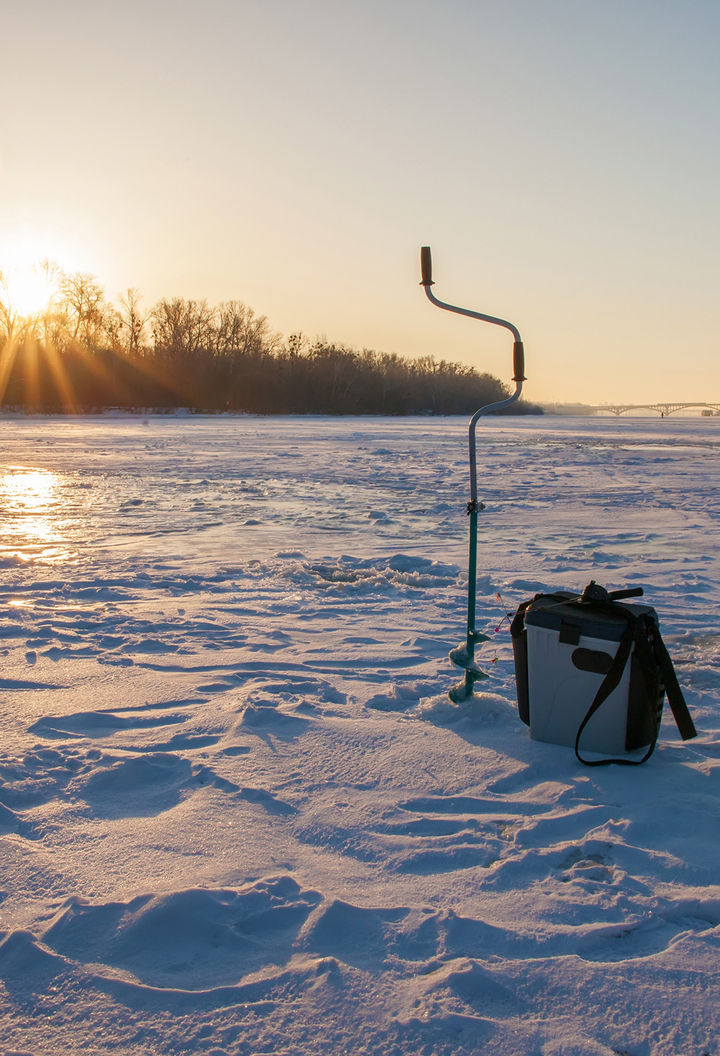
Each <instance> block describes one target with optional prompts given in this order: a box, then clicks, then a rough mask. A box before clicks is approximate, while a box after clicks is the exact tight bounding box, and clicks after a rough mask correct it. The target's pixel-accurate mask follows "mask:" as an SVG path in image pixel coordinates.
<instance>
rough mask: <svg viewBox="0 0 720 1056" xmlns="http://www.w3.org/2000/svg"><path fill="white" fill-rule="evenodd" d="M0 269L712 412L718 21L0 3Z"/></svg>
mask: <svg viewBox="0 0 720 1056" xmlns="http://www.w3.org/2000/svg"><path fill="white" fill-rule="evenodd" d="M2 23H3V36H4V39H5V45H6V46H5V49H4V50H5V56H4V62H3V83H4V90H3V95H4V105H3V107H2V117H1V119H0V263H7V262H8V260H9V259H11V258H13V257H14V256H18V255H22V254H26V255H30V256H31V255H47V254H49V255H50V256H52V257H54V258H55V259H56V260H57V262H58V263H59V264H61V265H62V266H64V267H67V268H69V269H79V270H84V271H90V272H92V273H93V274H95V275H96V276H97V277H98V279H99V280H100V281H101V282H102V284H103V285H104V287H105V289H106V292H107V294H108V296H110V297H111V298H116V297H117V296H118V294H119V293H120V292H121V291H122V290H123V289H125V288H126V287H128V286H138V287H139V288H140V290H141V291H142V292H143V294H144V296H145V299H146V301H147V302H148V304H151V303H152V302H153V301H155V300H157V299H158V298H159V297H161V296H165V295H167V296H176V295H179V296H186V297H200V298H202V297H204V298H207V299H208V300H210V301H212V302H215V301H219V300H222V299H226V298H230V297H236V298H238V299H240V300H243V301H246V302H247V303H248V304H250V305H252V306H253V307H254V308H255V309H256V311H257V312H259V313H261V314H266V315H267V316H268V318H269V321H270V323H271V325H272V326H273V327H274V328H275V329H277V330H279V331H281V332H283V333H285V334H287V333H290V332H291V331H298V330H301V331H303V332H304V333H305V334H307V335H308V336H310V337H314V336H316V335H318V334H325V335H327V336H328V337H329V338H331V339H334V340H337V341H341V342H345V343H348V344H351V345H354V346H356V347H373V348H377V349H382V350H384V351H388V352H398V353H401V354H407V355H421V354H427V353H433V354H435V355H436V356H438V357H445V358H451V359H459V360H463V361H466V362H471V363H474V364H475V365H477V366H478V367H479V368H481V369H487V370H490V371H491V372H492V373H496V374H499V375H500V376H501V377H503V378H505V379H509V377H510V373H511V369H510V358H511V357H510V343H509V341H508V337H507V334H506V333H505V332H503V331H499V330H495V329H493V328H490V327H484V326H481V325H480V324H478V323H473V322H470V321H468V320H463V319H459V318H456V317H453V316H450V315H448V314H447V313H441V312H439V311H438V310H437V309H433V308H431V306H430V305H429V304H427V302H426V301H425V299H424V296H423V294H422V291H421V289H420V287H419V286H418V285H417V283H418V280H419V274H418V263H417V257H418V250H419V246H420V245H421V244H423V243H430V244H431V245H432V247H433V252H434V257H435V278H436V280H437V285H436V287H435V292H436V293H437V295H438V296H439V297H443V298H446V299H448V300H451V301H452V300H454V301H456V302H458V301H459V302H460V303H463V304H466V305H468V306H469V307H476V308H478V309H480V310H483V311H488V312H491V313H493V314H498V315H503V316H505V317H507V318H509V319H511V320H512V321H513V322H515V323H516V324H517V325H518V327H519V328H520V330H521V333H522V335H523V338H524V340H525V345H526V350H527V363H528V371H527V372H528V378H529V380H528V385H527V395H528V397H529V398H531V399H532V398H535V399H541V400H553V399H557V400H564V399H579V400H585V401H587V402H602V401H606V400H615V399H620V398H623V397H629V398H633V399H638V400H640V399H642V400H655V399H670V398H680V399H720V357H719V355H718V353H719V352H720V347H719V344H720V342H719V341H718V337H717V325H716V320H717V314H718V295H717V287H718V278H719V276H720V267H719V264H718V256H719V254H718V235H719V233H720V230H719V229H720V224H719V222H718V217H719V213H720V209H719V207H718V192H717V184H718V169H719V168H720V164H719V163H720V143H719V134H718V128H719V122H718V103H719V102H720V73H719V72H718V71H719V69H720V63H719V62H718V54H717V52H718V44H719V43H720V3H719V2H710V0H683V2H680V0H677V2H672V3H670V2H664V0H655V2H651V0H604V2H603V3H598V2H597V0H536V2H531V0H505V2H504V3H503V4H502V5H500V4H498V3H497V2H492V3H491V2H486V0H475V2H472V0H445V2H444V3H442V4H441V3H437V4H430V3H427V2H425V0H414V2H412V3H410V2H406V0H385V2H382V3H381V2H377V0H363V2H356V0H349V2H345V3H343V2H336V3H331V2H328V0H306V2H290V0H264V2H262V3H260V2H250V0H238V2H235V3H230V2H222V0H205V2H204V3H202V4H200V3H195V4H189V3H185V2H179V3H178V2H173V3H171V2H157V0H155V2H154V0H144V2H142V3H140V2H136V0H131V2H128V3H125V4H122V5H120V4H118V3H115V2H113V3H109V2H105V3H102V2H99V0H93V2H92V3H91V2H85V0H66V2H65V3H63V4H62V5H61V4H57V3H55V2H47V0H46V2H33V0H25V2H24V3H23V4H22V5H20V4H19V3H9V2H8V0H5V2H4V3H3V15H2Z"/></svg>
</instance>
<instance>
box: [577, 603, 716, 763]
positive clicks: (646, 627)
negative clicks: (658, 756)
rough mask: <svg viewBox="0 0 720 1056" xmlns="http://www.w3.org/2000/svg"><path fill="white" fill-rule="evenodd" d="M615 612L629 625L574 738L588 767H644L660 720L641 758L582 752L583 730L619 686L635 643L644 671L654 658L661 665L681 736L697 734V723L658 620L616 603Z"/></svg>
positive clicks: (657, 732)
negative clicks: (599, 756) (595, 756)
mask: <svg viewBox="0 0 720 1056" xmlns="http://www.w3.org/2000/svg"><path fill="white" fill-rule="evenodd" d="M613 611H614V612H615V613H618V612H622V615H623V616H624V617H625V618H626V619H627V627H626V628H625V630H624V632H623V635H622V638H621V639H620V644H619V646H618V649H617V652H616V654H615V658H614V660H613V662H612V664H611V666H610V670H609V671H608V673H607V674H606V676H605V678H604V679H603V681H602V684H601V685H600V688H599V689H598V691H597V693H596V694H595V699H594V700H593V702H592V704H591V705H590V707H589V708H588V711H587V714H586V715H585V718H584V719H583V721H582V722H581V723H580V728H579V729H578V732H577V737H576V738H575V755H576V756H577V758H578V759H579V760H580V762H581V763H583V764H584V765H585V766H609V765H610V764H611V763H616V764H617V765H618V766H641V765H642V764H643V763H645V762H647V760H648V759H649V758H650V756H651V755H652V753H653V752H654V751H655V745H656V744H657V738H658V734H659V732H660V723H659V722H658V723H657V724H656V725H655V728H654V733H653V738H652V741H651V742H650V744H649V745H648V748H647V751H646V752H645V755H644V756H643V757H642V759H627V758H619V759H584V758H583V757H582V756H581V755H580V748H579V746H580V737H581V735H582V732H583V730H584V729H585V727H586V726H587V724H588V722H589V721H590V719H591V718H592V716H593V715H594V714H595V712H596V711H597V710H598V708H599V707H600V705H601V704H602V703H603V701H605V700H607V698H608V697H609V696H610V694H611V693H612V692H613V690H614V689H616V688H617V686H618V684H619V682H620V679H621V678H622V674H623V671H624V670H625V665H626V664H627V662H628V659H629V657H630V651H631V649H632V645H633V642H634V643H635V646H636V649H637V655H638V660H639V662H640V665H641V668H642V670H643V673H644V674H646V675H649V671H648V668H649V666H650V665H651V664H652V663H653V661H654V663H656V664H657V666H658V667H659V668H660V674H661V676H662V681H663V685H664V687H665V692H666V693H667V698H668V702H669V704H670V708H671V710H672V713H673V718H674V719H675V722H676V724H677V728H678V730H679V731H680V736H681V737H682V739H683V740H684V741H687V740H690V738H692V737H696V736H697V731H696V729H695V724H694V723H693V721H692V717H691V715H690V712H689V710H688V706H687V704H686V703H685V698H684V697H683V695H682V690H681V689H680V685H679V683H678V680H677V676H676V674H675V668H674V667H673V663H672V660H671V659H670V655H669V653H668V651H667V649H666V648H665V643H664V642H663V640H662V637H661V635H660V628H659V627H658V625H657V623H656V622H655V620H653V619H651V618H650V617H646V616H640V617H636V616H634V615H632V614H631V613H630V612H629V611H628V610H627V609H623V608H622V606H613Z"/></svg>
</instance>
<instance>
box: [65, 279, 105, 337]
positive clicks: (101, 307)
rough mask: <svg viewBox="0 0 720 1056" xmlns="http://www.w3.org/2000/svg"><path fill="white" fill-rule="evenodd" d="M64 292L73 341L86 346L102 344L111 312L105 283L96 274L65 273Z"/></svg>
mask: <svg viewBox="0 0 720 1056" xmlns="http://www.w3.org/2000/svg"><path fill="white" fill-rule="evenodd" d="M60 294H61V298H62V301H63V302H64V306H65V308H66V311H67V318H68V326H69V332H70V340H71V341H72V342H73V343H76V344H81V345H84V346H85V347H86V348H95V347H98V346H99V345H102V344H103V343H104V341H103V339H104V337H105V329H106V323H107V321H108V314H109V313H108V304H107V302H106V300H105V293H104V291H103V289H102V286H100V285H99V283H97V282H96V281H95V279H94V278H93V277H92V275H84V274H82V273H81V272H76V273H75V274H73V275H64V274H63V275H62V277H61V280H60Z"/></svg>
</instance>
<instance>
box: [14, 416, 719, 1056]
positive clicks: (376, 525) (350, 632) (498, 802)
mask: <svg viewBox="0 0 720 1056" xmlns="http://www.w3.org/2000/svg"><path fill="white" fill-rule="evenodd" d="M478 440H479V443H478V450H479V480H480V497H481V498H482V500H483V502H484V503H485V505H486V509H485V510H484V511H483V513H482V515H481V521H480V541H479V577H478V584H479V599H478V609H479V613H480V618H479V620H478V629H479V630H484V631H485V632H486V633H489V634H490V635H491V641H490V642H487V643H485V644H483V645H482V646H480V647H479V655H478V659H479V662H480V663H481V666H483V667H485V668H486V669H487V670H490V671H491V678H490V680H488V681H485V682H483V683H481V684H480V685H479V687H478V688H479V689H480V690H481V691H482V692H480V693H478V695H477V696H476V697H475V698H474V699H472V700H471V701H469V702H466V703H465V704H463V705H460V706H458V705H453V704H451V703H450V701H449V700H448V699H447V696H446V691H447V689H448V688H449V686H450V685H451V684H452V683H453V682H455V681H456V680H457V677H458V672H457V670H456V669H452V666H451V665H450V664H449V663H448V661H447V654H448V652H449V651H450V649H452V648H453V647H455V646H457V645H458V644H459V643H460V642H461V641H462V639H463V633H464V620H465V589H466V579H465V568H466V546H467V541H466V532H467V517H466V514H465V502H466V500H467V484H466V481H467V465H466V425H465V422H464V421H461V420H458V419H432V418H428V419H411V420H403V419H392V420H390V419H364V420H363V419H349V420H348V419H343V420H333V419H322V418H315V419H292V418H291V419H272V418H267V419H255V418H213V419H201V418H148V419H145V420H143V419H141V418H132V419H128V418H124V419H123V418H120V419H116V420H114V419H100V420H83V419H67V420H54V419H45V420H43V419H20V418H17V419H12V418H11V419H4V420H2V421H0V445H1V448H0V449H1V450H2V459H3V466H2V471H1V473H0V507H1V510H2V516H1V518H0V571H1V577H0V597H1V598H2V606H1V607H0V664H1V666H0V707H1V709H2V753H1V755H0V914H1V916H0V1037H1V1038H2V1039H3V1040H2V1052H3V1053H4V1054H7V1056H9V1054H15V1056H17V1054H23V1056H27V1054H33V1056H46V1054H61V1053H62V1054H67V1053H70V1052H76V1051H81V1050H82V1051H83V1052H84V1053H87V1054H89V1056H94V1054H109V1053H113V1054H122V1056H124V1054H136V1053H137V1054H145V1053H153V1054H178V1056H180V1054H182V1056H184V1054H190V1053H193V1054H194V1053H198V1054H207V1056H220V1054H233V1056H236V1054H237V1056H241V1054H242V1056H251V1054H256V1053H264V1054H273V1056H274V1054H277V1056H302V1054H331V1053H332V1054H336V1053H337V1054H340V1053H348V1054H353V1056H363V1054H365V1056H370V1054H373V1056H374V1054H382V1056H450V1054H453V1056H454V1054H458V1056H460V1054H462V1056H469V1054H474V1053H478V1052H488V1053H493V1054H501V1056H516V1054H517V1056H528V1054H542V1056H585V1054H588V1056H611V1054H615V1056H707V1054H713V1056H715V1054H716V1053H718V1051H720V1050H719V1049H718V1041H717V1038H718V1036H719V1035H720V982H719V979H718V966H719V957H718V952H719V949H718V947H719V944H720V886H718V881H719V880H720V849H719V843H720V841H719V840H718V832H719V829H718V789H719V785H718V766H719V764H720V747H719V745H718V730H719V729H720V714H719V713H718V681H717V679H718V667H719V665H720V630H719V628H718V602H719V601H720V547H719V541H720V533H719V530H718V510H719V501H720V500H719V499H718V494H719V492H718V484H720V470H719V468H718V467H719V465H720V459H719V458H718V454H719V452H720V420H700V419H694V420H690V419H684V420H683V419H666V420H654V419H636V420H631V421H626V420H622V419H621V420H614V419H613V420H609V419H575V420H572V419H556V418H547V419H544V420H538V419H520V420H512V419H503V420H483V421H481V423H480V425H479V428H478ZM590 578H594V579H596V580H598V581H599V582H601V583H603V584H605V585H606V586H608V587H622V586H634V585H642V586H644V587H645V588H646V600H647V601H649V602H650V603H651V604H653V605H654V606H655V607H656V608H657V610H658V612H659V613H660V615H661V622H662V627H663V630H664V635H665V640H666V643H667V645H668V647H669V649H670V652H671V654H672V655H673V657H674V660H675V663H676V668H677V671H678V675H679V679H680V682H681V684H682V686H683V688H684V690H685V693H686V697H687V700H688V703H689V705H690V708H691V711H692V713H693V715H694V718H695V722H696V725H697V727H698V730H699V736H698V738H697V739H696V740H694V741H691V742H688V743H686V744H683V743H682V742H681V741H680V739H679V736H678V734H677V731H676V729H675V727H674V724H673V722H672V718H671V717H670V715H669V712H666V715H665V719H664V723H663V728H662V734H661V740H660V744H659V747H658V750H657V752H656V754H655V756H654V757H653V758H652V759H651V760H650V762H649V763H648V764H647V765H646V766H644V767H642V768H638V769H630V768H628V769H625V768H618V767H609V768H605V769H593V770H588V769H584V768H582V767H581V766H580V765H579V764H578V763H577V762H576V760H575V758H574V756H573V753H572V751H570V750H568V749H566V748H560V747H556V746H553V745H548V744H542V743H539V742H533V741H531V740H530V739H529V736H528V732H527V729H526V727H525V726H523V725H522V724H521V723H520V721H519V719H518V717H517V709H516V704H515V695H514V681H513V671H512V660H511V647H510V636H509V633H508V626H507V621H505V622H504V623H502V626H501V628H500V630H499V631H498V632H497V633H496V632H495V628H497V627H498V626H499V625H500V624H501V621H502V617H503V614H504V613H505V612H507V611H511V610H513V609H514V608H515V607H516V606H517V604H518V603H519V602H520V601H522V600H524V599H526V598H527V597H530V596H531V595H532V594H533V593H535V592H537V591H540V590H551V589H561V588H562V589H570V590H578V589H580V588H582V587H583V586H584V584H585V583H586V582H587V581H588V580H589V579H590ZM498 592H500V594H501V596H502V600H498V598H497V594H498ZM495 656H497V660H496V661H495V662H493V658H494V657H495Z"/></svg>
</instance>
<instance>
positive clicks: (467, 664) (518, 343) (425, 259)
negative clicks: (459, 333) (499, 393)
mask: <svg viewBox="0 0 720 1056" xmlns="http://www.w3.org/2000/svg"><path fill="white" fill-rule="evenodd" d="M420 272H421V275H422V278H421V280H420V285H421V286H423V287H424V288H425V294H426V296H427V299H428V300H429V301H430V303H431V304H434V305H435V306H436V307H437V308H444V309H445V310H446V311H448V312H455V314H456V315H466V316H468V318H470V319H479V320H480V321H481V322H483V323H493V324H495V326H503V327H505V329H506V330H509V331H510V333H511V334H512V336H513V381H514V382H515V391H514V392H513V393H512V395H511V396H508V398H507V399H505V400H498V401H496V402H495V403H486V404H484V405H483V406H482V407H480V408H478V410H477V411H475V414H474V415H473V416H472V418H471V419H470V424H469V427H468V449H469V461H470V501H469V502H468V504H467V512H468V515H469V517H470V544H469V556H468V605H467V636H466V640H465V643H464V644H463V645H460V646H458V648H457V649H453V650H452V651H451V653H450V659H451V660H452V661H453V663H455V664H457V665H458V667H462V668H464V670H465V677H464V679H463V680H462V681H461V682H458V683H457V685H455V686H453V687H452V689H451V690H450V693H449V695H450V699H451V700H453V701H455V703H458V702H459V701H461V700H467V698H468V697H471V696H472V692H473V686H474V684H475V682H477V681H478V680H479V679H481V678H486V677H487V676H486V674H485V672H484V671H482V670H481V669H480V668H479V667H478V665H477V664H476V663H475V646H476V644H477V643H478V642H483V641H487V640H488V636H487V635H485V634H481V633H480V632H479V631H477V630H476V629H475V607H476V594H477V521H478V509H479V507H478V495H477V453H476V446H477V445H476V439H475V429H476V426H477V423H478V420H479V419H480V418H482V417H483V416H484V415H486V414H493V413H494V412H495V411H500V410H502V409H503V408H505V407H509V406H510V404H511V403H515V401H516V400H518V399H519V398H520V394H521V392H522V383H523V381H525V350H524V348H523V343H522V339H521V337H520V331H519V330H518V328H517V327H516V326H515V325H514V324H513V323H510V322H508V321H507V319H499V318H498V317H497V316H495V315H486V314H485V313H484V312H474V311H471V310H470V309H469V308H458V307H457V306H456V305H454V304H447V303H446V302H445V301H441V300H439V299H438V298H437V297H436V296H435V294H434V293H433V292H432V290H431V289H430V287H431V286H434V285H435V283H434V282H433V278H432V254H431V252H430V246H423V247H422V248H421V250H420Z"/></svg>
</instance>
